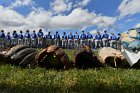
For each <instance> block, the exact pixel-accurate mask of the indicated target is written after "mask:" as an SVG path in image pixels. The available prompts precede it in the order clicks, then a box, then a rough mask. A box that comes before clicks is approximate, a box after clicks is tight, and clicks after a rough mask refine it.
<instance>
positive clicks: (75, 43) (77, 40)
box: [74, 39, 79, 47]
mask: <svg viewBox="0 0 140 93" xmlns="http://www.w3.org/2000/svg"><path fill="white" fill-rule="evenodd" d="M74 46H75V47H78V46H79V39H74Z"/></svg>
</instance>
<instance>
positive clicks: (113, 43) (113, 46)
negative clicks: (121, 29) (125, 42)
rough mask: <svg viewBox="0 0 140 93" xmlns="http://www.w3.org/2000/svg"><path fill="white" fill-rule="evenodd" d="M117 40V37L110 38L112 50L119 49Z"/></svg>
mask: <svg viewBox="0 0 140 93" xmlns="http://www.w3.org/2000/svg"><path fill="white" fill-rule="evenodd" d="M116 40H117V37H116V36H115V35H112V36H110V46H111V47H112V48H117V44H116V43H117V42H116Z"/></svg>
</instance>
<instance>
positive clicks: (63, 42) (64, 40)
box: [62, 39, 67, 47]
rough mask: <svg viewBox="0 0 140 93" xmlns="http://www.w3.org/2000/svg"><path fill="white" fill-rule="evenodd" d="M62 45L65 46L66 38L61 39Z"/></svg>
mask: <svg viewBox="0 0 140 93" xmlns="http://www.w3.org/2000/svg"><path fill="white" fill-rule="evenodd" d="M62 46H63V47H67V40H66V39H63V40H62Z"/></svg>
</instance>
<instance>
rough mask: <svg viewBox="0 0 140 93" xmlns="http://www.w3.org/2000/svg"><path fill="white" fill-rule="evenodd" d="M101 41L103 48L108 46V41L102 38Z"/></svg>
mask: <svg viewBox="0 0 140 93" xmlns="http://www.w3.org/2000/svg"><path fill="white" fill-rule="evenodd" d="M102 41H103V46H104V47H107V46H108V39H107V38H103V39H102Z"/></svg>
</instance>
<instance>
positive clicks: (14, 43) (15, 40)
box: [12, 33, 18, 46]
mask: <svg viewBox="0 0 140 93" xmlns="http://www.w3.org/2000/svg"><path fill="white" fill-rule="evenodd" d="M17 43H18V34H17V33H13V35H12V45H13V46H15V45H17Z"/></svg>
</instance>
